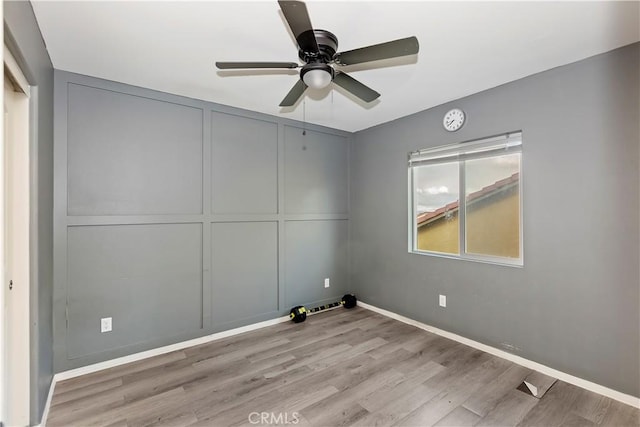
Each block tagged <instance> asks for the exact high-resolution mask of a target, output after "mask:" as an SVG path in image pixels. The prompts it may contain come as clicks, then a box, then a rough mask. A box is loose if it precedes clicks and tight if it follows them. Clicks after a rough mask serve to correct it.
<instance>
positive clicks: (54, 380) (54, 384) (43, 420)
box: [35, 375, 56, 427]
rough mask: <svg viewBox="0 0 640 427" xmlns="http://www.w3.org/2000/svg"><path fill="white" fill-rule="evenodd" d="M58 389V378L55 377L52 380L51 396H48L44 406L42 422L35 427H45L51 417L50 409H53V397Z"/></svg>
mask: <svg viewBox="0 0 640 427" xmlns="http://www.w3.org/2000/svg"><path fill="white" fill-rule="evenodd" d="M55 387H56V377H55V375H54V376H53V378H52V379H51V385H50V386H49V394H47V402H46V403H45V404H44V411H42V420H41V421H40V424H38V425H37V426H35V427H45V426H46V421H47V417H48V416H49V408H50V407H51V398H52V397H53V389H54V388H55Z"/></svg>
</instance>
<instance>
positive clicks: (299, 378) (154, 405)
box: [46, 308, 640, 427]
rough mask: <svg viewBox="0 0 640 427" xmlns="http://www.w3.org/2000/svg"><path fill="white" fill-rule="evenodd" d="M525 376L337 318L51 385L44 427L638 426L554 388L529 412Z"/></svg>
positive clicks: (625, 415) (618, 409)
mask: <svg viewBox="0 0 640 427" xmlns="http://www.w3.org/2000/svg"><path fill="white" fill-rule="evenodd" d="M530 372H531V371H530V370H529V369H527V368H523V367H521V366H519V365H516V364H514V363H511V362H508V361H506V360H503V359H500V358H497V357H494V356H491V355H489V354H487V353H484V352H482V351H479V350H475V349H473V348H470V347H467V346H464V345H462V344H459V343H457V342H454V341H451V340H448V339H445V338H441V337H439V336H436V335H433V334H430V333H428V332H425V331H423V330H420V329H417V328H414V327H412V326H409V325H405V324H403V323H400V322H398V321H395V320H392V319H389V318H386V317H383V316H381V315H378V314H376V313H373V312H371V311H368V310H365V309H362V308H356V309H353V310H345V309H338V310H333V311H331V312H327V313H322V314H318V315H315V316H312V317H310V318H308V319H307V321H306V322H305V323H302V324H293V323H291V322H288V323H283V324H279V325H276V326H272V327H269V328H264V329H261V330H258V331H254V332H249V333H246V334H242V335H238V336H235V337H231V338H227V339H224V340H220V341H216V342H212V343H209V344H205V345H201V346H197V347H191V348H189V349H186V350H182V351H176V352H173V353H169V354H165V355H162V356H157V357H154V358H151V359H146V360H143V361H139V362H135V363H130V364H127V365H122V366H119V367H116V368H112V369H109V370H105V371H101V372H97V373H93V374H89V375H85V376H82V377H78V378H74V379H71V380H67V381H63V382H60V383H58V384H57V385H56V388H55V392H54V395H53V399H52V406H51V409H50V413H49V418H48V420H47V424H46V425H47V426H49V427H55V426H89V425H91V426H93V425H96V426H97V425H101V426H143V425H144V426H151V425H153V426H157V425H166V426H191V425H193V426H231V425H252V421H253V422H257V424H259V423H260V421H267V422H271V423H274V424H275V423H279V424H287V423H289V424H290V425H299V426H306V425H312V426H343V425H358V426H374V425H402V426H405V425H414V426H430V425H438V426H447V425H448V426H466V425H469V426H471V425H496V426H515V425H521V426H595V425H600V426H638V425H640V418H639V417H640V415H639V412H640V411H638V410H637V409H634V408H633V407H631V406H627V405H624V404H622V403H619V402H617V401H613V400H611V399H608V398H606V397H603V396H600V395H597V394H594V393H591V392H589V391H586V390H583V389H581V388H578V387H575V386H573V385H570V384H567V383H563V382H561V381H558V382H556V383H555V384H554V385H553V387H552V388H551V389H550V390H549V391H548V392H547V394H546V395H545V396H544V397H543V398H542V399H540V400H538V399H536V398H534V397H532V396H530V395H528V394H526V393H524V392H522V391H519V390H517V389H516V388H517V387H518V386H519V385H520V384H521V383H522V381H523V379H524V378H525V377H526V376H527V375H528V374H529V373H530ZM261 413H265V416H266V417H267V418H265V419H261V418H260V417H261ZM272 414H273V415H272ZM263 425H264V424H263Z"/></svg>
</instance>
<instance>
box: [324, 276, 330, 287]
mask: <svg viewBox="0 0 640 427" xmlns="http://www.w3.org/2000/svg"><path fill="white" fill-rule="evenodd" d="M324 287H325V288H328V287H329V278H328V277H327V278H326V279H324Z"/></svg>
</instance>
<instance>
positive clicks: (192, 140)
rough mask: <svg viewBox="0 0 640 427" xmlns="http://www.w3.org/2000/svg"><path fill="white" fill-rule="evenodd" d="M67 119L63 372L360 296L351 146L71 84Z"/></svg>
mask: <svg viewBox="0 0 640 427" xmlns="http://www.w3.org/2000/svg"><path fill="white" fill-rule="evenodd" d="M55 111H56V123H55V124H56V126H55V143H56V144H55V198H54V200H55V213H54V243H55V254H56V257H55V279H54V281H55V284H54V304H53V309H54V322H53V325H54V366H55V371H56V372H59V371H63V370H66V369H70V368H75V367H79V366H83V365H87V364H90V363H95V362H99V361H102V360H107V359H112V358H115V357H119V356H123V355H126V354H130V353H133V352H137V351H142V350H146V349H150V348H154V347H157V346H160V345H166V344H170V343H174V342H177V341H182V340H185V339H189V338H194V337H198V336H202V335H206V334H210V333H214V332H218V331H222V330H226V329H230V328H234V327H239V326H242V325H246V324H250V323H255V322H258V321H262V320H267V319H271V318H274V317H277V316H281V315H284V314H288V311H289V309H290V308H291V307H292V306H294V305H297V304H305V305H313V304H319V303H323V302H327V301H332V300H335V299H337V298H339V297H340V296H341V295H342V294H344V293H345V292H347V291H348V289H349V286H348V279H349V275H348V261H347V260H348V244H347V239H348V219H349V191H348V188H349V181H348V176H349V171H348V168H349V151H350V150H349V145H350V143H351V135H350V134H348V133H346V132H341V131H336V130H332V129H327V128H321V127H318V126H307V133H306V136H303V135H302V129H301V127H300V124H299V123H296V122H294V121H290V120H285V119H279V118H275V117H271V116H266V115H262V114H258V113H253V112H249V111H243V110H238V109H233V108H229V107H224V106H220V105H216V104H212V103H207V102H203V101H197V100H193V99H187V98H182V97H178V96H173V95H169V94H165V93H159V92H155V91H151V90H147V89H142V88H137V87H131V86H127V85H123V84H119V83H114V82H109V81H105V80H100V79H95V78H91V77H87V76H81V75H77V74H71V73H67V72H63V71H56V72H55ZM326 277H328V278H330V279H331V287H330V288H329V289H325V288H324V278H326ZM102 317H112V318H113V332H110V333H100V318H102Z"/></svg>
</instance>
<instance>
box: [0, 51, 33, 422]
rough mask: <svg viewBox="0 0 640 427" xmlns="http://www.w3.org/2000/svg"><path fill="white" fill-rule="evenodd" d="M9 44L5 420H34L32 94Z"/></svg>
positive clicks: (0, 268)
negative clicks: (31, 409)
mask: <svg viewBox="0 0 640 427" xmlns="http://www.w3.org/2000/svg"><path fill="white" fill-rule="evenodd" d="M7 53H8V51H7V49H6V48H5V49H4V54H5V56H4V62H5V67H4V69H5V75H4V123H3V124H4V132H3V141H2V147H1V148H2V149H1V150H0V152H1V154H0V155H1V156H2V160H1V161H0V180H1V181H2V182H1V184H2V185H0V195H1V197H0V200H1V201H2V209H0V211H1V212H0V219H1V222H2V227H1V228H0V236H1V238H0V260H1V261H2V262H1V263H0V280H2V284H1V286H2V292H0V298H1V299H2V301H0V302H1V303H2V304H0V310H1V313H0V314H1V315H0V322H1V324H0V333H1V334H2V337H1V339H0V346H1V347H0V359H2V360H1V362H2V363H0V366H1V367H0V381H1V382H0V384H2V391H1V392H0V419H1V420H2V421H3V423H4V424H5V425H7V426H26V425H29V403H30V396H29V365H30V357H29V343H30V339H29V331H30V328H29V222H30V212H29V97H28V90H29V89H28V86H26V87H25V86H24V84H21V83H23V82H26V80H24V76H23V75H22V73H21V72H20V70H19V68H16V64H15V61H12V57H11V56H10V55H9V58H8V57H7Z"/></svg>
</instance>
